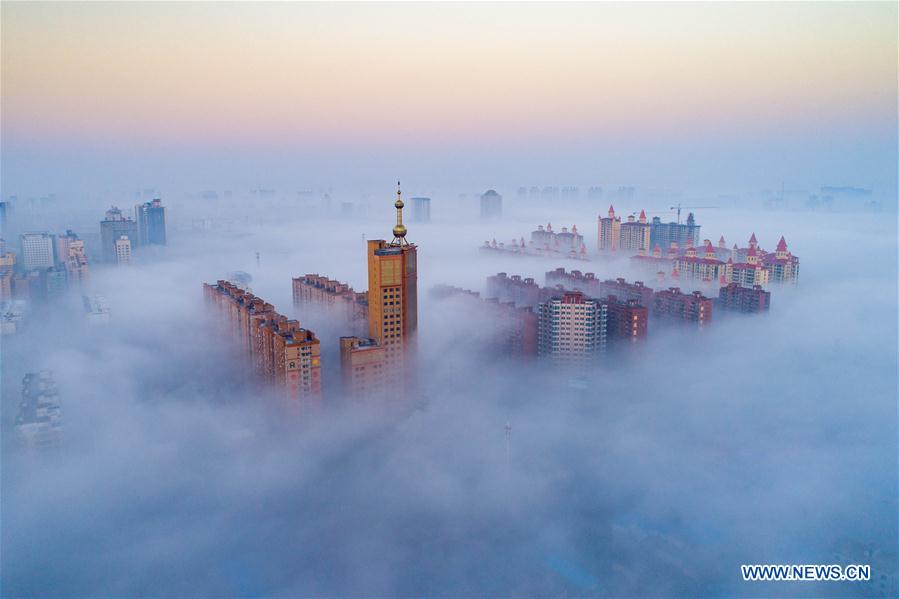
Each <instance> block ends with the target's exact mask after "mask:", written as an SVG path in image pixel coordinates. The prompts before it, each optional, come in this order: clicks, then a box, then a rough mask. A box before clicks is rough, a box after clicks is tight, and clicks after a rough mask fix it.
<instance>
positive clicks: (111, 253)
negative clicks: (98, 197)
mask: <svg viewBox="0 0 899 599" xmlns="http://www.w3.org/2000/svg"><path fill="white" fill-rule="evenodd" d="M122 235H125V236H127V237H128V239H129V240H130V241H131V248H132V249H134V248H136V247H137V246H138V244H139V243H140V238H139V236H138V231H137V223H136V222H134V221H133V220H131V219H130V218H126V217H124V216H123V215H122V211H121V210H119V209H118V208H116V207H115V206H113V207H112V208H110V209H109V210H107V211H106V217H105V218H104V219H103V220H101V221H100V244H101V246H102V247H103V260H105V261H106V262H111V263H113V264H115V263H117V262H118V255H117V253H116V241H117V240H118V239H119V238H120V237H121V236H122Z"/></svg>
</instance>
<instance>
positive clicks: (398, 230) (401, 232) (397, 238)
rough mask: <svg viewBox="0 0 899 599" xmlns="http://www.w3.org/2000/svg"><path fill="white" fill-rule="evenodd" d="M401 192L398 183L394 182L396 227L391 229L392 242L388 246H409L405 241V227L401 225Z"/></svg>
mask: <svg viewBox="0 0 899 599" xmlns="http://www.w3.org/2000/svg"><path fill="white" fill-rule="evenodd" d="M402 195H403V192H402V191H400V182H399V181H397V182H396V202H394V203H393V206H394V207H395V208H396V226H395V227H394V228H393V241H392V242H391V243H390V245H409V242H408V241H406V226H405V225H404V224H403V206H404V204H403V197H402Z"/></svg>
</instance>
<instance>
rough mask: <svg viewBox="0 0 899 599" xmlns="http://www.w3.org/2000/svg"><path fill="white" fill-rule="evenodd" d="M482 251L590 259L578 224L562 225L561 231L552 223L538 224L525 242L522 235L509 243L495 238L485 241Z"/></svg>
mask: <svg viewBox="0 0 899 599" xmlns="http://www.w3.org/2000/svg"><path fill="white" fill-rule="evenodd" d="M480 251H481V252H482V253H487V254H492V253H499V254H507V255H514V256H537V257H542V258H556V259H561V258H567V259H570V260H584V261H588V262H589V261H590V258H588V257H587V246H586V244H585V243H584V236H583V235H581V234H580V233H579V232H578V230H577V225H572V226H571V229H568V227H562V229H561V230H560V231H554V230H553V226H552V223H547V224H546V227H544V226H543V225H538V226H537V228H536V229H535V230H534V231H531V239H530V241H528V242H525V239H524V237H522V238H521V239H520V240H519V239H513V240H512V241H510V242H509V244H508V245H507V244H505V243H502V242H500V243H497V242H496V239H494V240H493V241H492V242H491V241H485V242H484V245H482V246H481V248H480Z"/></svg>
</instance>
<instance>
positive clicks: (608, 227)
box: [597, 206, 621, 251]
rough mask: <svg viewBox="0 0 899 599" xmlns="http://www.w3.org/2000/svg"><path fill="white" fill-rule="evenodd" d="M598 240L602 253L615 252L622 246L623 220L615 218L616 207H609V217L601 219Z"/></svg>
mask: <svg viewBox="0 0 899 599" xmlns="http://www.w3.org/2000/svg"><path fill="white" fill-rule="evenodd" d="M597 239H598V240H599V250H600V251H609V250H610V251H615V250H617V249H618V247H619V246H620V245H621V218H620V217H618V216H615V207H614V206H609V215H608V216H607V217H606V218H600V219H599V226H598V228H597Z"/></svg>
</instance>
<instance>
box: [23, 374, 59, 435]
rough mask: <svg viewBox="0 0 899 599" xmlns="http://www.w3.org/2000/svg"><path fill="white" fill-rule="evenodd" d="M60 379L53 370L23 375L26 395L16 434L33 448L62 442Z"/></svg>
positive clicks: (24, 393)
mask: <svg viewBox="0 0 899 599" xmlns="http://www.w3.org/2000/svg"><path fill="white" fill-rule="evenodd" d="M57 396H58V393H57V389H56V383H55V381H54V380H53V373H51V372H49V371H46V370H44V371H41V372H29V373H28V374H26V375H25V377H24V378H23V379H22V399H21V401H20V402H19V412H18V414H17V415H16V438H17V440H18V441H19V443H20V444H21V445H22V446H23V447H26V448H29V449H48V448H52V447H57V446H59V444H60V442H61V440H62V415H61V412H60V408H59V403H58V398H57Z"/></svg>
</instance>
